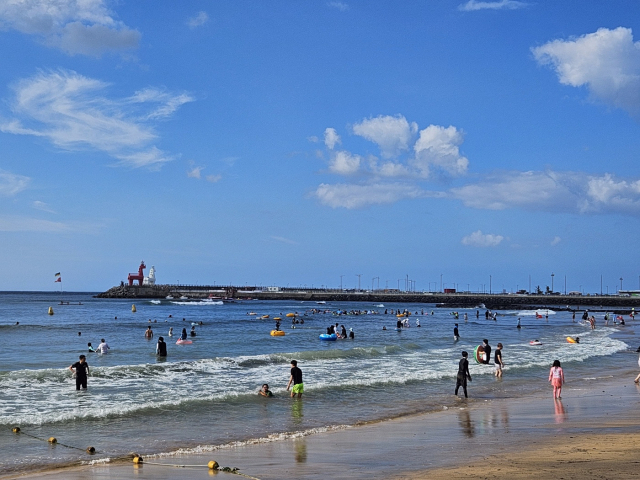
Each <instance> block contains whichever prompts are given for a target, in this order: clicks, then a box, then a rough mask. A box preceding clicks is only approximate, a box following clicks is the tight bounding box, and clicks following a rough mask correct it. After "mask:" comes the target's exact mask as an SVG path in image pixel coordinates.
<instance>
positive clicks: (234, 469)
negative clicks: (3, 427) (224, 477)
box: [11, 427, 260, 480]
mask: <svg viewBox="0 0 640 480" xmlns="http://www.w3.org/2000/svg"><path fill="white" fill-rule="evenodd" d="M11 431H12V432H13V433H15V434H16V435H24V436H26V437H29V438H33V439H35V440H40V441H41V442H47V443H49V444H50V445H60V446H61V447H65V448H71V449H73V450H80V451H81V452H87V453H88V454H90V455H93V454H94V453H96V449H95V448H93V447H87V448H86V449H83V448H80V447H75V446H73V445H67V444H65V443H60V442H58V439H57V438H56V437H49V438H42V437H38V436H37V435H32V434H31V433H27V432H23V431H22V430H21V429H20V427H13V428H12V429H11ZM132 456H133V463H135V464H136V465H144V464H145V463H146V464H147V465H156V466H159V467H174V468H207V469H209V470H215V471H218V472H225V473H231V474H233V475H239V476H241V477H244V478H248V479H250V480H260V479H259V478H256V477H252V476H251V475H247V474H245V473H242V472H240V471H239V469H238V468H237V467H221V466H220V465H219V464H218V462H216V461H215V460H211V461H210V462H209V463H208V464H207V465H188V464H184V465H182V464H177V463H160V462H145V461H144V460H143V459H142V457H141V456H140V455H138V454H137V453H134V454H133V455H132ZM129 458H131V457H129Z"/></svg>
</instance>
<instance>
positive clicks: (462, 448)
mask: <svg viewBox="0 0 640 480" xmlns="http://www.w3.org/2000/svg"><path fill="white" fill-rule="evenodd" d="M470 394H471V395H473V389H471V391H470ZM294 401H295V400H294ZM303 401H304V399H303ZM639 407H640V389H638V387H637V386H636V385H635V384H634V383H633V375H631V372H630V373H629V375H627V376H625V378H623V379H611V380H609V381H607V382H606V383H603V382H602V381H594V380H581V381H574V382H572V383H571V384H570V385H567V386H566V387H565V389H564V390H563V399H562V400H561V401H554V400H553V398H552V395H551V389H549V392H548V395H545V396H542V395H537V396H533V397H524V398H505V399H498V400H490V399H482V398H472V399H470V400H469V401H468V402H465V401H464V400H460V401H459V404H458V406H456V407H453V408H449V409H446V410H444V409H443V411H441V412H436V413H430V414H425V415H417V416H409V417H404V418H399V419H394V420H388V421H384V422H379V423H373V424H367V425H362V426H357V427H351V428H346V429H343V430H337V431H332V432H327V433H319V434H314V435H308V436H299V437H294V438H288V439H275V440H274V441H271V442H262V443H256V444H250V445H242V446H228V447H224V448H220V449H216V450H214V451H208V452H203V453H198V454H189V455H170V456H163V457H155V458H154V457H149V458H147V459H146V462H147V463H146V464H145V465H143V466H142V467H137V466H134V465H133V464H132V463H131V462H130V461H128V462H126V463H124V462H123V463H111V464H105V465H94V466H82V467H75V468H68V469H62V470H54V471H50V472H43V473H38V474H30V475H27V476H23V477H21V478H45V479H48V480H62V479H71V480H81V479H82V480H87V479H105V478H108V479H119V480H128V479H132V480H133V479H140V480H143V479H149V480H151V479H160V480H162V479H173V478H184V479H201V478H209V477H210V476H211V475H215V476H217V477H218V478H220V479H222V478H241V477H238V476H237V475H231V474H228V473H224V472H220V473H217V474H216V473H214V472H209V471H208V469H207V468H205V466H206V464H207V463H208V462H209V461H210V460H216V461H217V462H218V463H219V464H220V465H222V466H230V467H238V468H239V469H240V472H242V473H244V474H246V475H249V476H252V477H255V478H258V479H260V480H270V479H274V480H275V479H281V478H300V479H326V478H349V479H365V478H367V479H370V478H397V479H407V480H408V479H411V480H417V479H422V478H436V479H444V478H447V479H451V478H462V477H465V478H467V477H471V478H473V477H478V478H499V477H500V478H533V477H535V478H552V477H555V478H565V479H568V478H578V477H579V478H583V479H584V478H636V477H637V476H640V472H639V471H638V467H640V459H638V456H637V452H638V446H640V428H639V427H640V419H639V418H637V417H638V415H637V412H638V408H639ZM167 433H168V434H170V432H167ZM152 463H164V464H174V465H199V466H200V467H188V468H176V467H172V466H160V465H153V464H152Z"/></svg>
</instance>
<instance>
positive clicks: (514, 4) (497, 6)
mask: <svg viewBox="0 0 640 480" xmlns="http://www.w3.org/2000/svg"><path fill="white" fill-rule="evenodd" d="M527 6H529V4H528V3H526V2H519V1H517V0H499V1H496V2H481V1H478V0H469V1H468V2H467V3H463V4H462V5H460V6H458V10H462V11H463V12H473V11H476V10H516V9H518V8H524V7H527Z"/></svg>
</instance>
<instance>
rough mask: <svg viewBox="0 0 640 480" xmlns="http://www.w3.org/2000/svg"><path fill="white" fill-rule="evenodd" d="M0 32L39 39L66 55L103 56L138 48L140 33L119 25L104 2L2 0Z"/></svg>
mask: <svg viewBox="0 0 640 480" xmlns="http://www.w3.org/2000/svg"><path fill="white" fill-rule="evenodd" d="M0 29H3V30H17V31H19V32H22V33H25V34H27V35H35V36H37V37H38V38H39V39H40V40H41V41H42V42H43V43H44V44H45V45H47V46H50V47H54V48H58V49H60V50H62V51H64V52H65V53H67V54H70V55H75V54H82V55H91V56H100V55H101V54H102V53H104V52H105V51H109V50H122V49H130V48H135V47H137V46H138V42H139V40H140V33H139V32H138V31H137V30H132V29H130V28H129V27H127V26H126V25H125V24H124V23H122V22H120V21H117V20H116V19H115V18H114V15H113V13H112V12H110V11H109V9H108V8H107V7H106V6H105V2H104V1H103V0H3V1H2V2H0Z"/></svg>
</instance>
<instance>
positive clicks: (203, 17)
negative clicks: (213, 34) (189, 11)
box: [187, 11, 209, 29]
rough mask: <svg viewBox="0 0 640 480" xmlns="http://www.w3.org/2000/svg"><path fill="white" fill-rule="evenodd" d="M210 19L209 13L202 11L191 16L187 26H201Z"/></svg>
mask: <svg viewBox="0 0 640 480" xmlns="http://www.w3.org/2000/svg"><path fill="white" fill-rule="evenodd" d="M208 21H209V15H208V14H207V12H204V11H202V12H198V14H197V15H196V16H195V17H192V18H189V19H188V20H187V26H188V27H189V28H192V29H193V28H197V27H201V26H202V25H204V24H205V23H207V22H208Z"/></svg>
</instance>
